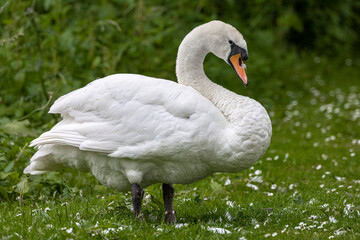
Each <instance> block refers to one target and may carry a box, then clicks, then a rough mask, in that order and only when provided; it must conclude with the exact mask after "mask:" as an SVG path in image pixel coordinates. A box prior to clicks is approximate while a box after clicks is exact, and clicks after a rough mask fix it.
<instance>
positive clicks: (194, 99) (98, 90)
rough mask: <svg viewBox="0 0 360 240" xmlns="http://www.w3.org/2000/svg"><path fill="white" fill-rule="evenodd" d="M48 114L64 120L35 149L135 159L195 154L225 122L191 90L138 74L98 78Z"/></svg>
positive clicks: (72, 93)
mask: <svg viewBox="0 0 360 240" xmlns="http://www.w3.org/2000/svg"><path fill="white" fill-rule="evenodd" d="M50 113H60V114H61V116H62V117H63V120H62V121H61V122H59V123H58V124H57V125H56V126H54V127H53V128H52V129H51V130H50V131H48V132H46V133H44V134H42V135H41V136H40V137H39V138H37V139H35V140H34V141H33V142H32V145H36V146H38V147H41V146H42V145H46V144H61V145H70V146H74V147H77V148H79V149H80V150H84V151H93V152H100V153H103V154H106V155H109V156H111V157H120V158H123V157H124V158H133V159H140V158H152V157H157V156H162V157H164V156H166V155H171V154H174V153H176V152H179V151H187V150H190V151H191V148H193V147H195V145H199V146H201V145H202V144H209V143H211V142H212V141H216V137H217V136H218V135H217V134H218V133H219V131H221V129H223V128H224V127H225V126H226V124H227V120H226V119H225V117H224V116H223V115H222V114H221V112H220V111H219V110H218V109H217V108H216V107H215V106H214V105H213V104H212V103H211V102H210V101H208V100H207V99H206V98H204V97H203V96H202V95H201V94H199V93H198V92H197V91H195V90H194V89H193V88H191V87H187V86H183V85H180V84H177V83H175V82H171V81H167V80H162V79H156V78H150V77H145V76H141V75H135V74H117V75H112V76H108V77H106V78H103V79H99V80H96V81H94V82H92V83H90V84H89V85H87V86H86V87H84V88H81V89H78V90H76V91H73V92H71V93H69V94H67V95H65V96H63V97H61V98H59V99H58V100H57V101H56V102H55V103H54V105H53V106H52V107H51V109H50ZM205 142H206V143H205Z"/></svg>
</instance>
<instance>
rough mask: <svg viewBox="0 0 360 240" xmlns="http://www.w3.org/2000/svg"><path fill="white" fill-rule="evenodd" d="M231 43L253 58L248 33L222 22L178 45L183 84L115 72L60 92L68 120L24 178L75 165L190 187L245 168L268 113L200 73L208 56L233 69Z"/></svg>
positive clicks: (262, 138) (43, 141)
mask: <svg viewBox="0 0 360 240" xmlns="http://www.w3.org/2000/svg"><path fill="white" fill-rule="evenodd" d="M229 40H231V42H233V43H234V44H236V46H238V47H240V48H241V49H242V51H244V50H245V51H246V54H247V46H246V42H245V40H244V39H243V37H242V35H241V34H240V33H239V32H238V31H237V30H236V29H235V28H233V27H232V26H230V25H228V24H225V23H223V22H220V21H212V22H210V23H207V24H204V25H201V26H199V27H197V28H195V29H194V30H193V31H192V32H191V33H189V34H188V35H187V36H186V37H185V39H184V40H183V42H182V44H181V45H180V47H179V53H178V59H177V68H176V73H177V77H178V82H179V83H180V84H178V83H175V82H172V81H168V80H163V79H157V78H151V77H146V76H142V75H135V74H116V75H111V76H108V77H105V78H102V79H98V80H95V81H93V82H92V83H90V84H88V85H87V86H85V87H84V88H81V89H78V90H75V91H73V92H71V93H69V94H67V95H65V96H62V97H61V98H59V99H58V100H57V101H56V102H55V103H54V105H53V106H52V107H51V109H50V113H59V114H61V116H62V118H63V120H62V121H60V122H59V123H58V124H57V125H56V126H54V127H53V128H52V129H51V130H50V131H48V132H45V133H43V134H42V135H41V136H40V137H39V138H37V139H35V140H34V141H33V142H32V143H31V146H37V147H38V148H39V149H38V151H37V153H36V154H35V155H34V156H33V157H32V158H31V162H30V165H29V166H28V167H27V168H26V169H25V170H24V172H25V173H30V174H41V173H45V172H48V171H53V170H59V169H61V168H65V167H72V168H75V169H79V170H82V171H89V172H91V173H92V174H93V175H94V176H95V177H96V178H97V179H98V180H99V181H100V182H101V183H103V184H105V185H107V186H109V187H111V188H114V189H117V190H119V191H128V190H130V189H131V186H132V184H134V183H136V184H139V185H140V186H141V187H146V186H149V185H151V184H154V183H169V184H171V183H181V184H188V183H192V182H195V181H198V180H200V179H202V178H205V177H207V176H209V175H211V174H212V173H214V172H238V171H241V170H244V169H246V168H248V167H249V166H251V165H252V164H253V163H254V162H255V161H256V160H257V159H259V158H260V157H261V156H262V155H263V154H264V153H265V151H266V149H267V148H268V146H269V143H270V137H271V122H270V119H269V117H268V115H267V113H266V110H265V109H264V108H263V107H262V106H261V105H260V104H259V103H258V102H256V101H255V100H252V99H250V98H248V97H244V96H240V95H237V94H235V93H233V92H231V91H229V90H226V89H224V88H223V87H221V86H219V85H216V84H214V83H212V82H211V81H210V80H209V79H208V78H207V77H206V75H205V73H204V71H203V67H202V64H203V60H204V58H205V56H206V54H207V53H208V52H213V53H214V54H215V55H217V56H218V57H220V58H222V59H224V60H225V61H226V62H228V63H230V64H231V65H232V63H231V62H229V56H231V54H232V51H233V47H231V46H230V44H229ZM234 49H235V48H234ZM234 51H235V50H234ZM243 54H244V53H243ZM241 61H242V60H241ZM239 64H240V65H241V62H239ZM233 67H234V68H235V66H233ZM235 70H236V68H235Z"/></svg>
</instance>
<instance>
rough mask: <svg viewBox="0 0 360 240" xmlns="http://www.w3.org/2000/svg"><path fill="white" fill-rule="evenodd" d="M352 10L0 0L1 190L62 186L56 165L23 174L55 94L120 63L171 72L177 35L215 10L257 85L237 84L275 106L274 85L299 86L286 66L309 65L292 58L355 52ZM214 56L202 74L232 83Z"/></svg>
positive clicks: (259, 2)
mask: <svg viewBox="0 0 360 240" xmlns="http://www.w3.org/2000/svg"><path fill="white" fill-rule="evenodd" d="M359 12H360V2H359V1H356V0H343V1H335V0H329V1H316V0H306V1H300V0H295V1H282V0H255V1H235V0H226V1H225V0H214V1H205V0H202V1H192V0H184V1H168V0H152V1H145V0H139V1H133V0H126V1H105V0H102V1H73V0H67V1H60V0H44V1H36V0H33V1H20V0H7V1H6V0H5V1H3V0H2V1H0V62H1V65H0V79H1V80H0V141H1V145H0V199H14V197H15V196H17V195H18V194H19V193H26V192H29V191H30V192H32V191H33V190H36V189H35V188H41V189H42V191H43V192H49V193H50V192H52V191H53V190H54V189H53V188H56V189H57V190H58V191H62V190H61V189H67V188H66V185H65V183H64V182H63V181H62V179H61V177H60V175H56V174H55V175H54V174H50V175H47V176H42V177H32V178H31V179H32V181H36V182H37V184H32V185H31V186H29V185H28V181H29V180H28V178H26V177H25V176H24V175H22V170H23V168H24V166H25V164H26V163H27V162H28V161H29V159H30V157H31V155H32V154H33V153H34V150H33V149H30V148H28V147H27V146H28V144H29V142H30V141H31V139H33V138H34V137H36V136H37V135H38V134H39V133H41V132H43V131H45V130H47V129H49V128H50V127H51V126H52V125H53V124H54V123H55V122H56V118H57V117H54V116H50V115H49V114H47V110H48V108H49V105H50V104H51V103H52V102H53V99H56V98H57V97H59V96H61V95H63V94H65V93H67V92H69V91H71V90H73V89H76V88H79V87H82V86H84V85H85V84H86V83H88V82H90V81H92V80H94V79H96V78H100V77H103V76H106V75H109V74H113V73H117V72H128V73H139V74H143V75H149V76H156V77H160V78H166V79H172V80H176V77H175V73H174V69H175V58H176V53H177V47H178V45H179V43H180V42H181V40H182V38H183V37H184V36H185V35H186V34H187V33H188V32H189V31H191V29H192V28H194V27H195V26H197V25H200V24H202V23H205V22H208V21H210V20H213V19H219V20H223V21H225V22H228V23H230V24H232V25H233V26H235V27H236V28H237V29H239V30H240V31H241V32H242V33H243V34H244V36H245V39H246V40H247V42H248V46H249V56H250V58H249V62H248V69H249V77H250V79H251V82H252V83H254V84H256V86H257V88H256V89H257V90H256V89H255V88H251V89H246V90H241V91H245V92H246V94H247V95H250V96H255V97H258V98H261V100H262V102H263V103H264V105H265V106H266V107H267V108H268V109H274V106H275V103H274V102H275V101H277V102H281V99H282V98H287V97H289V96H291V94H290V95H289V92H286V91H279V90H284V89H285V90H286V89H297V88H298V87H301V85H300V84H299V77H298V76H295V75H293V74H292V72H293V71H294V69H295V70H296V71H298V72H299V71H305V72H306V70H307V67H308V65H301V64H297V63H299V62H300V60H299V59H310V61H313V58H314V56H321V57H323V56H325V58H324V59H325V60H324V61H325V62H327V63H329V64H331V62H332V59H335V58H336V59H345V58H348V57H351V58H355V59H356V58H357V57H358V52H359V46H360V39H359V32H360V29H359V26H360V17H359V14H358V13H359ZM326 59H328V60H326ZM215 61H219V60H218V59H215V58H213V57H212V56H209V58H208V60H207V62H206V63H205V64H206V66H205V67H206V68H207V73H208V74H209V76H211V77H212V78H213V79H215V81H218V82H221V84H222V85H224V86H225V87H227V88H231V89H232V90H234V91H236V92H239V91H240V90H239V89H240V88H241V87H242V86H241V85H240V84H238V83H236V85H235V84H234V83H233V82H232V80H233V79H235V77H234V74H233V72H232V70H231V69H230V68H228V69H224V63H220V62H217V63H215V64H214V62H215ZM209 66H211V67H209ZM274 73H276V76H274ZM310 74H312V73H309V75H310ZM305 76H306V73H305ZM225 79H229V80H225ZM269 81H271V82H272V84H271V89H269V88H268V82H269ZM252 83H250V84H252ZM241 89H242V88H241ZM265 90H266V91H265ZM281 92H286V94H287V95H286V94H285V93H284V94H282V93H281ZM79 182H81V181H79ZM84 185H86V183H85V184H84ZM38 192H41V191H33V193H34V194H42V193H38Z"/></svg>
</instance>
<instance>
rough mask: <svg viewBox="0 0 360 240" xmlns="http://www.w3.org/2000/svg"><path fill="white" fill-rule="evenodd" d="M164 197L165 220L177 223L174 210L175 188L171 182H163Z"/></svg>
mask: <svg viewBox="0 0 360 240" xmlns="http://www.w3.org/2000/svg"><path fill="white" fill-rule="evenodd" d="M162 187H163V199H164V208H165V222H166V223H176V213H175V211H174V205H173V201H174V192H175V190H174V188H173V186H172V185H171V184H166V183H163V185H162Z"/></svg>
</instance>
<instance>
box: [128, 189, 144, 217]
mask: <svg viewBox="0 0 360 240" xmlns="http://www.w3.org/2000/svg"><path fill="white" fill-rule="evenodd" d="M143 197H144V190H143V189H142V188H141V187H140V186H139V185H138V184H136V183H134V184H133V185H132V186H131V198H132V204H133V208H134V215H135V218H141V214H140V211H141V202H142V199H143Z"/></svg>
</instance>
